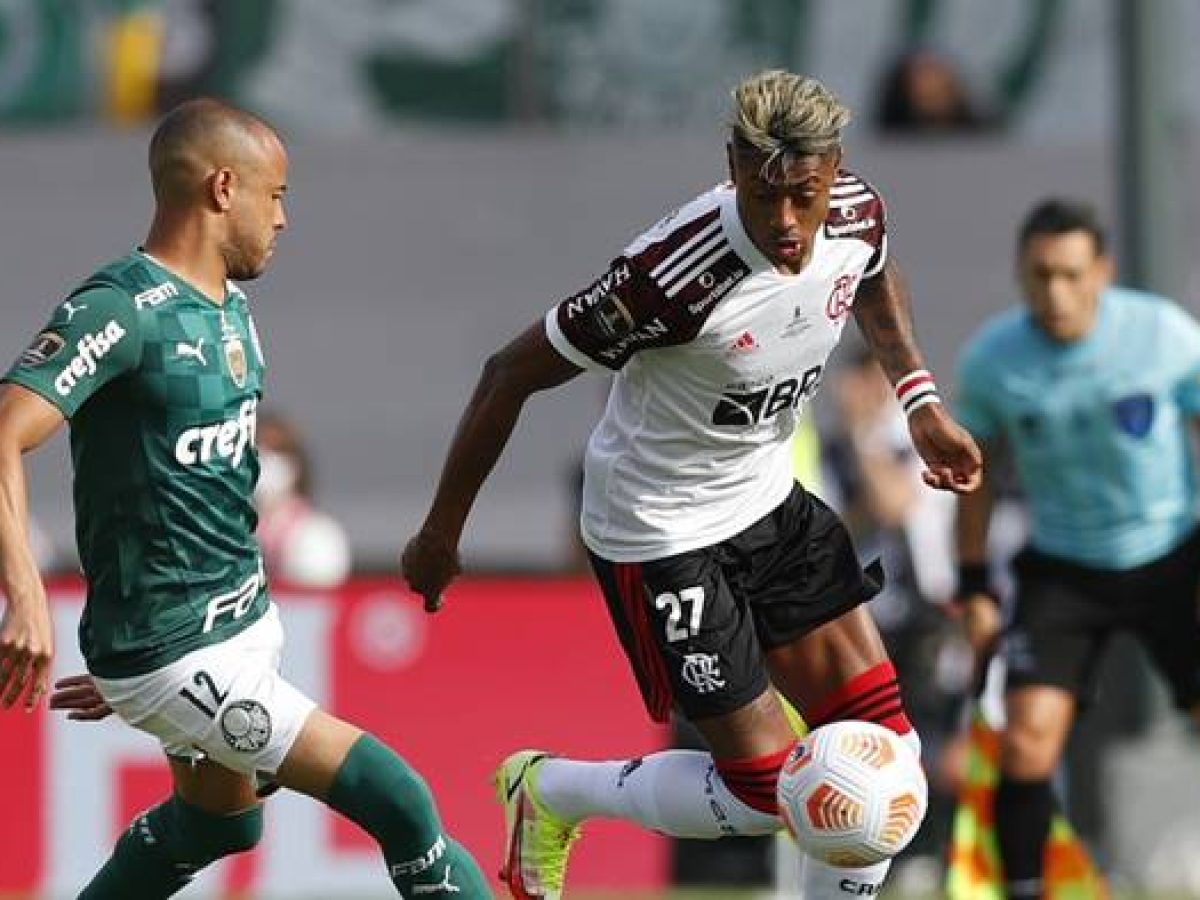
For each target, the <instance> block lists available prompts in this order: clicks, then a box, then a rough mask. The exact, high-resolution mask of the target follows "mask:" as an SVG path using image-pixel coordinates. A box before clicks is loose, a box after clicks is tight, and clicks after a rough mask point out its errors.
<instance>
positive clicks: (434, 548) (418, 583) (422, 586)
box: [400, 530, 462, 613]
mask: <svg viewBox="0 0 1200 900" xmlns="http://www.w3.org/2000/svg"><path fill="white" fill-rule="evenodd" d="M461 571H462V566H461V565H460V564H459V561H458V548H457V547H456V546H455V543H454V542H452V541H448V540H446V539H444V538H442V537H441V536H439V535H437V534H435V533H433V532H429V531H424V530H422V531H419V532H417V534H416V536H415V537H413V539H412V540H410V541H409V542H408V545H407V546H406V547H405V548H404V552H403V553H402V554H401V555H400V573H401V574H402V575H403V576H404V579H405V580H406V581H407V582H408V586H409V587H410V588H411V589H412V590H413V592H414V593H417V594H420V595H421V596H422V597H424V598H425V612H428V613H435V612H437V611H438V610H439V609H441V608H442V592H443V591H444V590H445V589H446V585H448V584H449V583H450V582H451V581H453V580H454V576H456V575H458V573H459V572H461Z"/></svg>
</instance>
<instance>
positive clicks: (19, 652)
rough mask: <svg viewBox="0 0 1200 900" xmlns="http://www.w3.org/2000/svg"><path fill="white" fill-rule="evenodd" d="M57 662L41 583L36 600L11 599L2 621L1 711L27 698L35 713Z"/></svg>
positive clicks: (0, 655) (0, 634) (0, 661)
mask: <svg viewBox="0 0 1200 900" xmlns="http://www.w3.org/2000/svg"><path fill="white" fill-rule="evenodd" d="M53 658H54V629H53V627H52V626H51V624H50V608H49V606H48V605H47V603H46V594H45V591H44V590H43V589H42V585H41V582H37V584H36V587H35V588H34V592H33V596H32V597H27V598H25V599H23V600H21V601H16V600H13V599H12V598H10V600H9V603H8V606H7V607H5V610H4V618H3V619H0V708H3V709H10V708H11V707H12V706H13V704H15V703H16V702H17V701H18V700H20V699H21V697H22V696H24V697H25V709H26V710H32V709H33V708H34V707H36V706H37V705H38V702H39V701H40V700H41V699H42V697H44V696H45V695H46V691H47V689H48V687H49V682H50V661H51V660H52V659H53Z"/></svg>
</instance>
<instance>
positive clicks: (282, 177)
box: [223, 135, 288, 281]
mask: <svg viewBox="0 0 1200 900" xmlns="http://www.w3.org/2000/svg"><path fill="white" fill-rule="evenodd" d="M287 170H288V157H287V151H286V150H285V149H284V148H283V144H282V143H281V142H280V141H279V139H278V138H276V137H275V136H274V135H270V136H269V137H264V139H263V140H262V141H261V142H259V146H257V147H256V148H255V149H254V151H253V152H252V153H249V154H247V158H246V161H245V164H244V165H243V166H242V167H241V168H240V170H239V171H238V173H237V175H238V179H237V185H236V188H235V190H234V191H233V192H232V196H231V203H230V208H229V231H228V234H227V237H226V241H225V246H224V248H223V253H224V257H225V266H226V268H227V270H228V272H229V277H230V278H231V279H233V280H234V281H249V280H250V279H253V278H257V277H258V276H259V275H261V274H262V273H263V272H264V271H265V270H266V268H267V264H268V262H269V261H270V259H271V255H272V254H273V253H274V252H275V241H276V240H277V239H278V237H279V233H280V232H281V231H283V229H284V228H286V227H287V214H286V212H285V211H284V206H283V198H284V195H285V194H286V192H287Z"/></svg>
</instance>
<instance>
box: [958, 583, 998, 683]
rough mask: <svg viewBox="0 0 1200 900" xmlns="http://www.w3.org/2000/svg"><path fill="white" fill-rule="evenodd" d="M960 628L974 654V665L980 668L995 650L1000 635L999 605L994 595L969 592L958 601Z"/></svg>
mask: <svg viewBox="0 0 1200 900" xmlns="http://www.w3.org/2000/svg"><path fill="white" fill-rule="evenodd" d="M959 603H960V608H961V609H962V619H961V622H962V630H963V636H964V637H966V639H967V643H968V644H970V646H971V650H972V652H973V653H974V654H975V660H976V665H977V667H979V668H980V669H981V670H982V666H983V665H986V663H987V661H988V660H989V659H991V656H992V653H994V652H995V650H996V640H997V638H998V637H999V636H1000V607H999V605H998V604H997V603H996V599H995V598H994V597H989V596H988V595H987V594H970V595H968V596H966V597H964V598H962V599H961V600H960V601H959Z"/></svg>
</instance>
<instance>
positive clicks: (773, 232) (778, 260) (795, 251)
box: [729, 146, 842, 275]
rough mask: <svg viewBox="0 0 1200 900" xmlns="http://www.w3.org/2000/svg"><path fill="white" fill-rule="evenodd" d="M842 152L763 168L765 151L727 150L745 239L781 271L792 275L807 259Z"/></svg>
mask: <svg viewBox="0 0 1200 900" xmlns="http://www.w3.org/2000/svg"><path fill="white" fill-rule="evenodd" d="M841 160H842V154H841V151H840V150H838V151H834V152H831V153H823V154H820V155H815V154H814V155H811V156H800V157H796V158H794V159H792V160H791V161H790V162H789V163H788V165H787V166H786V167H782V168H783V171H780V169H781V167H780V166H779V165H772V166H770V167H769V168H768V169H767V170H766V171H764V168H763V167H764V164H765V163H766V162H767V157H766V155H764V154H762V153H760V152H758V151H747V150H743V149H736V150H735V149H734V148H733V147H732V146H731V147H730V148H729V176H730V178H731V179H732V181H733V184H734V188H735V189H736V192H737V205H738V214H739V215H740V216H741V219H742V225H743V226H744V227H745V229H746V233H747V234H749V235H750V240H751V241H753V242H754V246H756V247H757V248H758V249H759V250H760V251H762V254H763V255H764V256H765V257H766V258H767V259H768V260H770V262H771V264H772V265H773V266H775V268H776V269H778V270H779V271H781V272H786V273H788V274H791V275H795V274H797V273H798V272H800V270H801V269H803V268H804V267H805V266H806V265H807V264H808V261H809V259H811V258H812V250H813V244H814V242H815V240H816V234H817V229H818V228H820V227H821V225H822V224H823V223H824V222H825V217H826V216H827V215H828V214H829V191H830V188H832V187H833V182H834V180H835V179H836V178H837V172H838V167H839V166H840V165H841Z"/></svg>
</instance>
